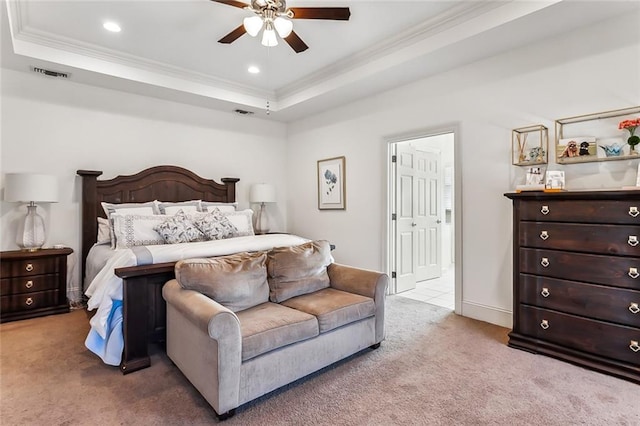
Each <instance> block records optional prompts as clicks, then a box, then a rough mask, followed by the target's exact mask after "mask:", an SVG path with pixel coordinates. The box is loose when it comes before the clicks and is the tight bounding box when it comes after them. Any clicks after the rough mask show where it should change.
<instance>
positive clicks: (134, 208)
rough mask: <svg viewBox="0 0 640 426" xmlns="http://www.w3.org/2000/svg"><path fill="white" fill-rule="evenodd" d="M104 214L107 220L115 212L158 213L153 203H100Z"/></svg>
mask: <svg viewBox="0 0 640 426" xmlns="http://www.w3.org/2000/svg"><path fill="white" fill-rule="evenodd" d="M100 204H102V208H103V209H104V214H105V215H106V216H107V219H109V218H111V215H112V214H113V213H115V212H116V211H117V212H118V214H158V213H159V211H158V209H157V208H156V204H155V201H149V202H147V203H121V204H118V203H105V202H104V201H103V202H102V203H100Z"/></svg>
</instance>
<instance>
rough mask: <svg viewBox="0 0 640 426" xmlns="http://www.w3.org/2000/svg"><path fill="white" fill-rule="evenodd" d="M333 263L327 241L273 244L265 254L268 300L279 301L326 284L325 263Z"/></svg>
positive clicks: (326, 285) (310, 291)
mask: <svg viewBox="0 0 640 426" xmlns="http://www.w3.org/2000/svg"><path fill="white" fill-rule="evenodd" d="M332 262H333V257H332V256H331V247H330V245H329V242H328V241H324V240H318V241H309V242H308V243H304V244H300V245H297V246H293V247H276V248H274V249H272V250H270V251H269V252H268V254H267V274H268V280H269V299H270V300H271V301H272V302H275V303H280V302H283V301H285V300H287V299H290V298H292V297H295V296H300V295H303V294H308V293H313V292H314V291H318V290H322V289H323V288H327V287H329V275H328V274H327V266H329V265H330V264H331V263H332Z"/></svg>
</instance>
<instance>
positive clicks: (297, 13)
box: [288, 7, 351, 21]
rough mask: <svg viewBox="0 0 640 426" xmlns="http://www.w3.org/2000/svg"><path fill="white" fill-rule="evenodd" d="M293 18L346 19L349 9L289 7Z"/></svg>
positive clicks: (349, 13) (348, 15)
mask: <svg viewBox="0 0 640 426" xmlns="http://www.w3.org/2000/svg"><path fill="white" fill-rule="evenodd" d="M288 10H290V11H292V12H293V19H331V20H334V21H348V20H349V17H350V16H351V11H350V10H349V8H348V7H290V8H289V9H288Z"/></svg>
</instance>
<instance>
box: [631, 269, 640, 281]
mask: <svg viewBox="0 0 640 426" xmlns="http://www.w3.org/2000/svg"><path fill="white" fill-rule="evenodd" d="M638 275H640V274H638V268H629V276H630V277H631V278H633V279H634V280H635V279H636V278H638Z"/></svg>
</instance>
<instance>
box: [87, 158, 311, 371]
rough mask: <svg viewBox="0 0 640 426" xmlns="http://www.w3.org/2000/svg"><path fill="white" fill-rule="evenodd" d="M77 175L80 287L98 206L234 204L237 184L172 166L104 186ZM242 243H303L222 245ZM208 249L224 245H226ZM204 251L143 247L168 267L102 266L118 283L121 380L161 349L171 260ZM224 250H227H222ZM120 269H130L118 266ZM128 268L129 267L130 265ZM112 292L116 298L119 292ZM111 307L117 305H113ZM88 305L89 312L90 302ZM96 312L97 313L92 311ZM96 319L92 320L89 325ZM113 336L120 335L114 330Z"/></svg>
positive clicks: (93, 174)
mask: <svg viewBox="0 0 640 426" xmlns="http://www.w3.org/2000/svg"><path fill="white" fill-rule="evenodd" d="M77 174H78V175H79V176H80V177H81V178H82V203H81V205H82V242H81V244H82V247H81V253H82V278H83V282H84V279H85V276H86V274H87V268H88V265H87V257H88V256H89V253H90V251H91V250H92V249H93V248H95V246H96V241H97V238H98V218H100V217H102V218H106V214H105V212H104V210H103V208H102V205H101V203H102V202H107V203H116V204H122V203H144V202H151V201H154V200H162V201H165V202H181V201H187V200H203V201H207V202H220V203H233V202H235V201H236V183H237V182H238V181H239V179H237V178H222V179H221V181H222V183H218V182H216V181H214V180H209V179H204V178H202V177H200V176H198V175H196V174H194V173H193V172H191V171H189V170H186V169H183V168H181V167H176V166H156V167H151V168H149V169H146V170H143V171H141V172H139V173H136V174H133V175H122V176H117V177H115V178H113V179H108V180H99V179H98V177H99V176H100V175H101V174H102V172H101V171H95V170H78V171H77ZM243 239H245V240H251V241H250V242H251V243H252V245H250V246H249V247H253V249H255V250H265V249H268V247H272V246H278V245H293V244H295V243H298V242H301V241H304V239H302V238H300V237H296V236H288V235H285V234H282V235H280V236H279V237H278V236H275V235H260V236H255V237H254V236H242V237H238V238H231V239H230V240H235V241H233V242H231V241H229V242H228V243H229V244H231V247H234V245H235V248H234V249H233V250H240V248H238V247H244V246H242V245H240V246H239V244H241V243H243V244H244V242H243V241H244V240H243ZM211 243H212V244H216V243H220V244H227V242H211ZM204 245H205V244H204V243H198V242H195V243H186V244H185V245H183V247H182V248H181V249H182V253H181V254H180V255H174V254H171V256H167V248H164V247H160V246H149V247H148V248H149V249H155V253H156V256H155V257H152V258H153V259H162V258H167V259H171V261H167V262H160V263H158V262H154V261H153V260H152V261H151V262H153V263H150V264H144V265H137V266H126V267H116V266H113V267H112V268H111V269H109V268H110V265H109V263H107V265H106V266H105V267H104V270H103V271H102V272H104V273H105V274H110V275H112V276H113V277H114V278H115V279H116V280H117V281H118V283H121V314H122V315H121V318H122V319H121V321H122V323H121V330H122V340H123V342H124V343H123V345H122V346H121V347H122V356H121V358H120V360H119V361H120V363H119V368H120V370H121V371H122V373H123V374H128V373H131V372H134V371H137V370H140V369H142V368H146V367H148V366H149V365H150V364H151V362H150V358H149V353H148V345H149V343H151V342H156V343H162V342H164V340H165V321H166V318H165V315H166V313H165V312H166V308H165V302H164V300H163V298H162V293H161V290H162V286H163V285H164V284H165V283H166V282H167V281H169V280H170V279H172V278H174V265H175V261H176V260H178V259H180V258H184V257H188V256H190V255H193V256H192V257H204V253H209V252H205V251H202V250H203V248H202V247H203V246H204ZM253 249H252V250H253ZM224 250H227V251H228V250H231V249H229V248H228V247H225V248H224ZM124 251H125V252H126V253H124V254H126V256H124V257H127V256H130V254H129V253H128V252H129V251H130V250H124ZM118 252H121V251H118ZM158 253H160V254H158ZM212 253H214V254H213V255H219V254H226V252H221V251H219V250H218V251H214V252H212ZM120 254H122V253H120ZM120 264H131V263H127V262H124V263H122V262H121V263H120ZM133 264H134V265H135V263H133ZM113 265H118V263H117V262H116V263H113ZM116 277H117V278H116ZM92 285H93V284H92ZM85 290H86V289H85ZM118 292H120V289H119V288H118ZM119 294H120V293H119ZM117 302H118V303H120V301H119V300H118V301H117ZM88 305H89V309H91V306H90V305H91V298H90V299H89V303H88ZM110 306H111V305H110ZM111 308H113V306H111ZM99 312H100V310H98V313H99ZM97 315H98V314H96V315H94V317H93V318H92V324H93V321H94V320H95V319H96V316H97ZM117 327H120V324H117ZM92 328H93V325H92ZM118 330H120V329H119V328H118ZM90 333H91V332H90ZM88 339H89V337H88ZM103 360H104V358H103Z"/></svg>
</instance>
